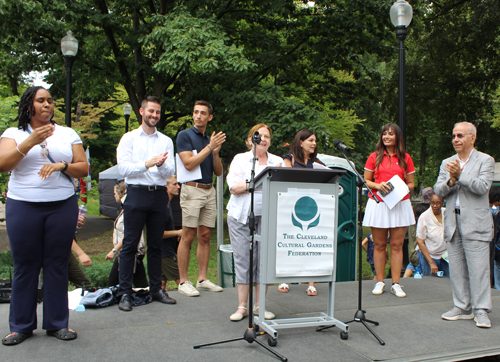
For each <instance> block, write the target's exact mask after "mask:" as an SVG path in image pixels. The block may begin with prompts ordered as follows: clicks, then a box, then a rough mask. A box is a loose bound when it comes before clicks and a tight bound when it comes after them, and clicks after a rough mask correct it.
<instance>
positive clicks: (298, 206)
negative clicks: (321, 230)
mask: <svg viewBox="0 0 500 362" xmlns="http://www.w3.org/2000/svg"><path fill="white" fill-rule="evenodd" d="M319 216H320V212H319V208H318V204H317V203H316V201H314V199H313V198H312V197H309V196H304V197H301V198H300V199H298V200H297V202H296V203H295V206H294V208H293V210H292V224H293V225H294V226H297V227H298V228H300V229H301V230H302V231H305V230H309V229H311V228H313V227H315V226H318V224H319Z"/></svg>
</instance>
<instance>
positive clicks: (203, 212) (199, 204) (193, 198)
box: [180, 184, 217, 229]
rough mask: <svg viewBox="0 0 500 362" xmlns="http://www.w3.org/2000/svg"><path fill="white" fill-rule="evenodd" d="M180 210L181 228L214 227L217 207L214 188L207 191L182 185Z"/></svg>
mask: <svg viewBox="0 0 500 362" xmlns="http://www.w3.org/2000/svg"><path fill="white" fill-rule="evenodd" d="M180 205H181V209H182V226H186V227H189V228H193V229H196V228H197V227H198V226H200V225H203V226H206V227H209V228H214V227H215V218H216V216H217V205H216V202H215V187H212V188H210V189H208V190H205V189H200V188H199V187H195V186H189V185H186V184H184V185H182V188H181V195H180Z"/></svg>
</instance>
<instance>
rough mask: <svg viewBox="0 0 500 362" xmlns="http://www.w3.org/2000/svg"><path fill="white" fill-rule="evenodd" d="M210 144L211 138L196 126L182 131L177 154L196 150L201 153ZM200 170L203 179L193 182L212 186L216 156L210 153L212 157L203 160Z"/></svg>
mask: <svg viewBox="0 0 500 362" xmlns="http://www.w3.org/2000/svg"><path fill="white" fill-rule="evenodd" d="M209 143H210V137H209V136H208V134H207V132H205V134H202V133H201V132H200V131H198V129H197V128H196V127H195V126H192V127H191V128H190V129H186V130H184V131H181V132H179V134H178V135H177V145H176V146H177V152H178V153H181V152H184V151H193V150H196V151H198V153H200V152H201V150H202V149H204V148H205V147H207V145H208V144H209ZM200 168H201V179H199V180H193V181H194V182H199V183H202V184H211V183H212V174H213V172H214V155H213V153H212V152H210V155H208V157H207V158H205V159H204V160H203V162H202V163H201V164H200Z"/></svg>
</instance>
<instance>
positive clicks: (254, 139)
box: [252, 131, 261, 145]
mask: <svg viewBox="0 0 500 362" xmlns="http://www.w3.org/2000/svg"><path fill="white" fill-rule="evenodd" d="M260 141H261V138H260V134H259V131H255V134H254V135H253V136H252V143H255V144H257V145H258V144H260Z"/></svg>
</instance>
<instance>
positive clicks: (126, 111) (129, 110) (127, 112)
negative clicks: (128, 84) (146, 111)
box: [123, 103, 132, 116]
mask: <svg viewBox="0 0 500 362" xmlns="http://www.w3.org/2000/svg"><path fill="white" fill-rule="evenodd" d="M123 114H124V115H125V116H130V115H131V114H132V106H131V105H130V104H128V103H125V104H124V105H123Z"/></svg>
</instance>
